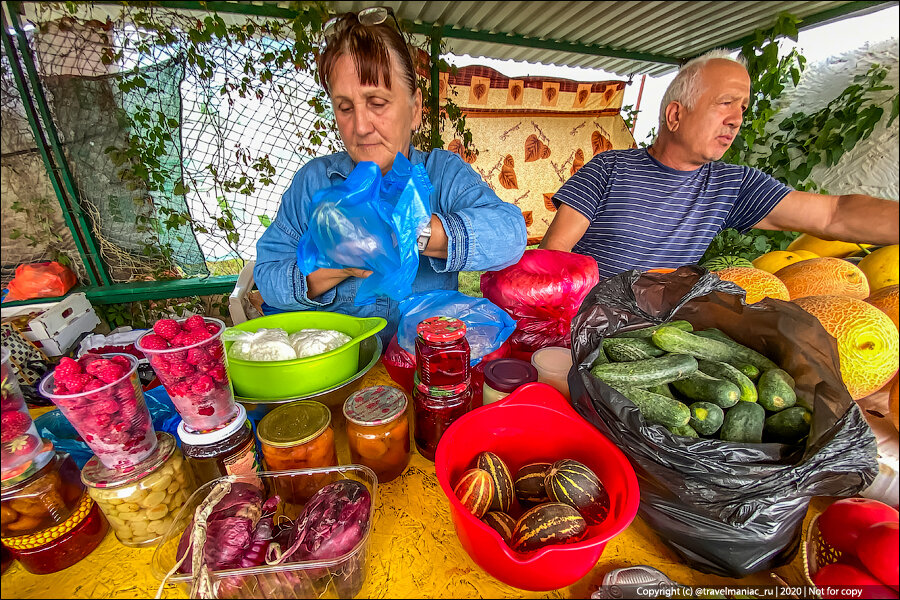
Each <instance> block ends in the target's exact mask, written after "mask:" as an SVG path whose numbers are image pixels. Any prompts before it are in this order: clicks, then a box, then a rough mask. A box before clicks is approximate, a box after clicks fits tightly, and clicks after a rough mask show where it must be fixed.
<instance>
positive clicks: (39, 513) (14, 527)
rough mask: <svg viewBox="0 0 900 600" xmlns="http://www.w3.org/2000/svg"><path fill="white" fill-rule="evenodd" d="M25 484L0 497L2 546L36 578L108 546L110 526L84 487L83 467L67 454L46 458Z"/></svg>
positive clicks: (17, 481)
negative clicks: (104, 542) (80, 471)
mask: <svg viewBox="0 0 900 600" xmlns="http://www.w3.org/2000/svg"><path fill="white" fill-rule="evenodd" d="M34 462H35V463H37V464H33V466H34V468H35V470H34V471H33V472H31V473H30V474H29V475H28V476H26V477H24V478H14V479H7V480H6V481H4V482H3V486H2V492H0V511H2V525H0V533H2V542H3V546H4V547H5V548H7V549H8V550H9V552H10V554H11V555H12V557H13V558H16V559H18V561H19V562H20V563H22V566H23V567H25V570H26V571H28V572H29V573H34V574H36V575H44V574H47V573H55V572H56V571H60V570H62V569H65V568H68V567H71V566H72V565H74V564H75V563H77V562H78V561H80V560H81V559H82V558H84V557H85V556H87V555H88V554H90V553H91V552H93V550H94V549H95V548H96V547H97V546H98V545H99V544H100V542H102V541H103V538H104V537H105V536H106V532H107V531H108V530H109V524H108V523H107V522H106V519H105V518H104V516H103V513H101V512H100V510H99V508H98V507H97V505H96V503H95V502H94V501H93V500H92V499H91V497H90V496H89V495H88V493H87V492H86V491H85V489H84V485H83V484H82V483H81V477H80V474H79V471H78V466H77V465H76V464H75V461H74V460H73V459H72V457H71V456H69V455H68V454H65V453H62V452H46V453H44V454H41V455H39V456H38V457H37V458H36V459H35V461H34Z"/></svg>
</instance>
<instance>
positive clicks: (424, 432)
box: [413, 375, 472, 460]
mask: <svg viewBox="0 0 900 600" xmlns="http://www.w3.org/2000/svg"><path fill="white" fill-rule="evenodd" d="M469 383H470V382H469V381H466V382H464V383H461V384H459V385H457V386H455V387H440V388H438V387H429V386H426V385H423V384H422V383H421V382H420V381H419V378H418V375H417V376H416V378H415V387H414V388H413V407H414V409H415V413H416V417H415V428H414V433H413V437H414V439H415V441H416V449H417V450H418V451H419V454H421V455H422V456H424V457H425V458H427V459H428V460H434V453H435V452H437V445H438V442H439V441H440V440H441V436H443V435H444V432H445V431H447V429H448V428H449V427H450V425H451V424H452V423H453V421H455V420H456V419H458V418H460V417H461V416H463V415H464V414H466V413H467V412H469V411H470V410H472V387H471V385H469Z"/></svg>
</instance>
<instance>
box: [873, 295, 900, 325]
mask: <svg viewBox="0 0 900 600" xmlns="http://www.w3.org/2000/svg"><path fill="white" fill-rule="evenodd" d="M866 302H868V303H869V304H871V305H872V306H874V307H875V308H877V309H878V310H880V311H881V312H883V313H884V314H886V315H887V316H889V317H890V318H891V321H893V322H894V325H896V326H897V328H898V329H900V306H898V305H900V285H889V286H887V287H883V288H881V289H880V290H878V291H877V292H875V293H874V294H872V295H871V296H869V297H868V298H866Z"/></svg>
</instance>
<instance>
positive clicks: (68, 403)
mask: <svg viewBox="0 0 900 600" xmlns="http://www.w3.org/2000/svg"><path fill="white" fill-rule="evenodd" d="M116 355H117V354H100V355H97V356H99V357H100V358H106V359H109V358H112V357H113V356H116ZM119 356H124V357H126V358H127V359H128V362H129V363H130V365H131V368H130V369H128V372H127V373H125V374H124V375H122V377H120V378H119V379H117V380H115V381H114V382H112V383H108V384H106V385H104V386H103V387H100V388H97V389H92V390H90V391H85V392H79V393H77V394H56V393H54V392H53V390H54V388H55V383H54V375H55V372H54V373H50V374H49V375H47V376H46V377H44V379H43V380H42V381H41V385H40V387H39V391H40V393H41V395H42V396H44V397H45V398H49V399H50V400H52V401H53V404H55V405H56V406H58V407H59V410H60V411H61V412H62V414H63V416H64V417H65V418H66V419H67V420H68V421H69V423H71V424H72V427H74V428H75V431H77V432H78V434H79V435H80V436H81V437H82V439H83V440H84V441H85V443H87V445H88V446H89V447H90V449H91V450H92V451H93V452H94V454H96V455H97V458H98V459H100V462H102V463H103V464H104V465H105V466H106V467H107V468H109V469H118V470H121V471H123V472H125V471H127V470H130V469H132V468H134V466H135V465H136V464H138V463H139V462H141V461H142V460H144V459H145V458H147V457H148V456H150V455H151V454H152V453H153V451H154V450H156V444H157V441H156V432H155V431H154V429H153V422H152V421H151V420H150V410H149V409H148V408H147V403H146V402H145V401H144V392H143V390H142V389H141V382H140V379H138V374H137V367H138V360H137V358H135V357H134V356H132V355H130V354H121V355H119Z"/></svg>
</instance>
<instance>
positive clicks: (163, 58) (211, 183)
mask: <svg viewBox="0 0 900 600" xmlns="http://www.w3.org/2000/svg"><path fill="white" fill-rule="evenodd" d="M23 6H24V7H25V14H24V15H23V18H22V22H23V25H24V26H25V28H26V29H27V30H28V32H29V38H30V50H31V52H32V55H33V57H34V60H35V64H36V66H37V70H38V76H39V81H40V85H41V87H42V89H43V93H44V94H45V95H46V97H47V101H48V104H49V106H50V112H51V114H52V120H53V123H52V126H53V127H54V128H55V129H56V130H57V132H58V135H59V137H60V140H61V143H62V146H63V150H64V152H65V156H66V157H67V160H68V163H69V167H70V170H71V172H72V176H73V179H74V184H75V187H76V190H77V193H78V196H79V198H80V202H81V205H82V208H83V210H84V211H85V213H86V214H87V215H88V216H89V217H90V219H89V221H90V227H91V229H92V234H93V236H94V239H95V240H96V242H97V246H98V248H99V251H100V254H101V256H102V259H103V261H104V263H105V264H106V266H107V268H108V270H109V273H110V276H111V278H112V279H113V280H114V281H117V282H122V281H131V280H136V279H159V278H162V277H191V276H203V275H207V274H215V275H221V274H235V273H238V272H239V271H240V269H241V268H242V266H243V264H244V261H246V260H250V259H253V258H255V247H256V241H257V240H258V239H259V237H260V235H261V234H262V232H263V231H264V230H265V227H266V226H267V225H268V224H269V223H270V222H271V220H272V219H274V218H275V214H276V212H277V209H278V205H279V203H280V200H281V195H282V194H283V193H284V191H285V189H286V188H287V186H288V185H289V183H290V181H291V178H292V177H293V175H294V174H295V173H296V171H297V170H298V169H299V168H300V166H301V165H302V164H303V163H304V162H306V161H307V160H309V159H310V158H312V157H315V156H319V155H324V154H328V153H330V152H332V151H334V150H335V149H336V148H337V145H338V144H339V141H338V138H337V136H336V135H335V134H333V133H331V132H330V131H328V130H325V131H323V132H322V134H323V135H322V138H321V139H320V140H317V143H310V142H309V141H308V134H309V132H310V131H311V130H313V128H314V126H315V123H316V121H317V119H318V117H317V115H316V114H315V112H314V111H313V110H312V108H311V105H310V102H311V101H313V100H314V99H315V98H317V97H321V89H320V87H319V86H318V84H317V83H316V82H315V80H314V78H313V76H312V74H311V73H309V72H308V71H306V70H303V69H297V68H295V65H294V64H293V62H291V61H287V62H284V61H282V62H281V63H278V64H280V66H275V63H274V62H273V61H272V57H273V56H279V55H283V53H285V52H289V51H290V49H291V48H292V47H293V31H292V29H291V28H290V27H289V26H287V24H286V23H285V22H284V21H278V20H276V19H246V18H244V17H239V16H233V17H228V16H225V15H222V19H223V20H224V22H226V23H227V24H228V25H229V26H235V25H237V26H241V27H243V29H244V31H249V32H253V33H251V34H248V35H247V36H246V37H245V38H244V39H242V40H241V41H240V43H237V42H235V40H234V39H233V37H232V38H231V39H229V40H226V41H223V40H222V39H220V38H218V37H216V36H213V37H212V38H211V39H210V40H205V41H202V42H199V43H198V41H197V40H196V39H193V40H192V39H190V38H189V34H188V33H187V32H189V31H190V30H191V28H192V27H194V29H195V30H196V27H195V24H196V23H197V22H198V19H203V18H206V17H208V16H209V14H208V13H199V12H193V13H188V12H185V11H178V10H171V9H166V8H153V9H152V11H149V12H144V11H140V10H139V9H135V8H133V7H125V8H122V7H117V6H107V5H79V6H77V7H76V8H77V11H78V12H75V13H74V14H73V13H70V12H68V9H67V8H66V7H64V6H63V5H61V4H59V3H55V4H48V3H34V4H28V3H26V4H24V5H23ZM148 22H152V24H153V28H161V29H163V30H165V31H166V32H168V34H170V35H168V36H167V39H166V43H164V44H157V43H154V42H156V41H158V40H159V36H158V35H157V34H154V33H153V31H152V28H148V27H146V24H147V23H148ZM190 35H193V34H190ZM248 65H249V66H248ZM260 65H266V66H267V68H266V69H265V70H264V71H263V70H262V69H260V68H259V67H260ZM7 79H8V77H7V69H6V68H4V71H3V179H4V204H3V206H4V212H5V209H6V207H7V197H6V193H5V191H6V179H7V177H6V175H7V171H8V170H9V169H11V168H12V166H11V165H12V164H13V162H12V161H11V160H10V159H9V158H8V156H9V157H13V156H14V155H16V153H17V152H22V149H28V148H34V140H33V138H32V136H31V132H30V130H29V129H28V128H27V122H25V125H26V126H25V127H24V128H23V127H21V124H20V123H18V122H17V125H16V126H15V127H13V128H10V129H9V130H8V129H7V120H8V119H9V118H10V117H9V116H8V113H9V114H17V112H16V108H15V106H14V105H15V103H16V102H18V103H19V105H21V99H20V98H18V92H17V90H16V89H15V86H14V85H13V86H12V87H10V86H9V85H8V82H7ZM8 103H9V105H10V108H9V109H7V104H8ZM20 120H21V119H20ZM32 154H33V152H32ZM23 156H25V154H23ZM30 161H31V162H30V163H29V164H28V165H24V166H22V167H16V168H20V169H21V170H25V171H27V172H29V174H30V176H31V177H32V178H33V179H35V180H38V179H41V178H44V179H46V178H47V176H46V172H45V170H44V168H43V165H42V164H41V163H40V160H39V159H38V160H34V158H33V157H32V158H31V159H30ZM43 185H44V187H47V188H49V185H47V184H43ZM19 187H20V188H29V187H30V189H27V190H26V191H27V194H26V195H28V196H29V197H34V196H35V195H36V190H37V189H40V185H30V186H29V185H20V186H19ZM50 191H51V194H50V195H49V196H47V197H48V198H50V199H51V200H53V203H54V204H55V205H56V207H57V211H58V210H59V208H58V204H57V203H56V200H55V198H54V197H53V195H52V189H51V190H50ZM40 193H41V194H42V195H43V194H44V192H43V191H41V192H40ZM26 201H28V198H26ZM64 229H65V227H64V226H63V227H62V228H61V229H60V228H59V227H56V230H57V231H61V230H64ZM3 230H4V237H3V249H4V257H3V263H4V277H5V276H6V270H7V265H12V266H14V263H13V262H11V261H8V260H7V258H8V257H7V244H8V243H9V246H10V247H14V248H16V252H18V253H19V254H17V255H16V256H24V255H25V254H26V253H24V252H22V251H21V248H20V247H21V246H22V245H23V244H22V242H21V239H22V238H19V239H16V240H8V239H7V238H8V236H7V233H8V232H7V226H6V222H5V220H4V228H3ZM72 255H74V256H76V257H77V254H76V253H74V252H73V253H72ZM20 262H21V261H20ZM82 270H83V269H82ZM5 281H6V280H5V279H4V283H5Z"/></svg>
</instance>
